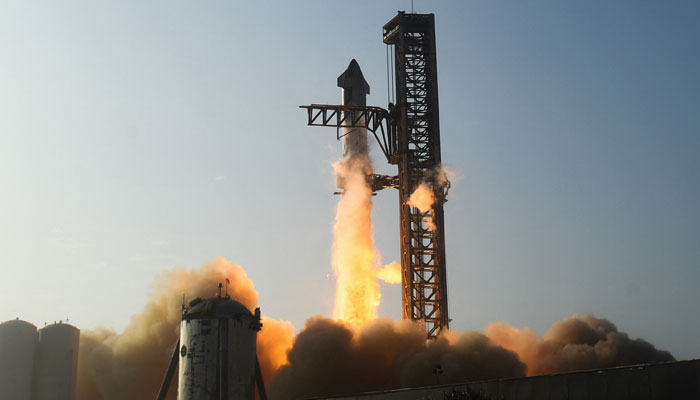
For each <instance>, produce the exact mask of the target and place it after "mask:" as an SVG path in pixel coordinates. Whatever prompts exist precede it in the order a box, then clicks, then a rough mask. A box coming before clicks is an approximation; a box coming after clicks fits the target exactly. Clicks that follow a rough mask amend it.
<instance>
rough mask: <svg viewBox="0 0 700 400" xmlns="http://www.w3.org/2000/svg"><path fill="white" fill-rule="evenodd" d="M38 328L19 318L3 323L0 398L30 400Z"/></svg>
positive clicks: (0, 349)
mask: <svg viewBox="0 0 700 400" xmlns="http://www.w3.org/2000/svg"><path fill="white" fill-rule="evenodd" d="M36 340H37V332H36V326H34V325H32V324H30V323H29V322H26V321H21V320H19V319H16V320H12V321H7V322H3V323H2V324H0V399H3V400H31V396H32V373H33V370H34V355H35V352H36Z"/></svg>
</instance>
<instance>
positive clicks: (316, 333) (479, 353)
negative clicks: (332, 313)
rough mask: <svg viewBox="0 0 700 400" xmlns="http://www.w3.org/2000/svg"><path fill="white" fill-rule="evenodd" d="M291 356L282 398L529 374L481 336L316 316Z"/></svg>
mask: <svg viewBox="0 0 700 400" xmlns="http://www.w3.org/2000/svg"><path fill="white" fill-rule="evenodd" d="M288 357H289V365H286V366H284V367H282V368H281V369H280V370H279V372H278V373H277V375H276V376H275V378H274V379H273V380H272V381H271V382H270V397H271V398H274V399H276V400H284V399H298V398H305V397H312V396H324V395H333V394H340V393H357V392H362V391H370V390H380V389H394V388H400V387H416V386H428V385H434V384H436V383H438V379H439V382H440V383H453V382H454V383H456V382H464V381H469V380H481V379H490V378H502V377H513V376H524V375H525V365H524V364H523V363H522V362H521V361H520V360H519V359H518V357H517V355H516V354H515V353H513V352H511V351H508V350H506V349H504V348H502V347H498V346H496V345H495V344H494V343H493V342H491V340H490V339H489V338H488V337H486V336H485V335H483V334H481V333H479V332H466V333H463V334H458V333H450V334H449V335H445V336H441V337H440V338H439V339H437V340H435V341H434V342H428V341H426V339H425V331H424V330H423V329H422V328H421V327H420V326H419V325H418V324H416V323H413V322H409V321H400V322H397V321H391V320H387V319H379V320H375V321H372V322H370V323H368V324H365V325H364V326H362V327H361V328H359V329H354V328H352V327H351V326H349V325H347V324H344V323H342V322H340V321H333V320H330V319H326V318H323V317H313V318H311V319H309V320H308V321H307V324H306V327H305V328H304V329H303V330H302V331H301V332H300V333H299V334H298V335H297V337H296V338H295V340H294V346H293V347H292V349H291V350H290V351H289V354H288ZM437 366H440V370H441V371H442V373H441V374H439V376H438V375H436V374H435V373H434V370H435V368H436V367H437Z"/></svg>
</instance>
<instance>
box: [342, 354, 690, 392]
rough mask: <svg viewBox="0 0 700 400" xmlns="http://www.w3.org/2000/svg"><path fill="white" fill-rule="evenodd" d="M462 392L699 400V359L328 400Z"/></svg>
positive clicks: (403, 390) (400, 390)
mask: <svg viewBox="0 0 700 400" xmlns="http://www.w3.org/2000/svg"><path fill="white" fill-rule="evenodd" d="M466 386H469V387H471V388H472V389H476V390H479V391H482V392H484V393H485V394H489V395H491V396H492V397H493V398H494V399H499V398H501V396H502V398H503V399H504V400H662V399H673V400H685V399H688V400H698V399H700V359H696V360H687V361H676V362H670V363H662V364H650V365H638V366H630V367H619V368H609V369H602V370H593V371H582V372H572V373H567V374H556V375H543V376H534V377H529V378H518V379H502V380H493V381H484V382H473V383H469V384H461V385H442V386H432V387H426V388H416V389H399V390H391V391H385V392H376V393H365V394H358V395H348V396H334V397H328V398H333V399H335V400H341V399H342V400H375V399H376V400H380V399H381V400H394V399H397V400H398V399H401V400H414V399H415V400H426V399H431V400H441V399H442V398H443V394H444V393H445V392H449V391H451V390H452V389H453V388H455V389H457V390H460V389H462V390H463V389H464V388H465V387H466Z"/></svg>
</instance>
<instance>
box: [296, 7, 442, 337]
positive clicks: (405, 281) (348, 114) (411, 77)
mask: <svg viewBox="0 0 700 400" xmlns="http://www.w3.org/2000/svg"><path fill="white" fill-rule="evenodd" d="M383 41H384V43H386V44H387V46H389V49H390V50H391V54H392V57H391V60H389V65H388V66H387V69H388V78H389V80H390V81H393V83H394V90H393V93H392V94H393V100H394V102H395V104H392V103H389V106H388V109H383V108H380V107H367V106H348V105H324V104H312V105H310V106H302V108H305V109H306V110H307V113H308V124H309V125H312V126H332V127H336V128H337V129H338V132H339V134H338V136H339V138H340V132H341V128H352V127H356V128H357V127H360V128H366V129H367V130H368V131H370V132H372V134H373V135H374V137H375V138H376V139H377V142H378V143H379V146H380V147H381V149H382V152H383V153H384V155H385V156H386V159H387V161H388V162H389V163H390V164H395V165H397V166H398V176H384V175H371V176H368V177H367V178H368V181H369V183H370V185H371V186H372V189H373V190H375V191H376V190H379V189H383V188H389V187H394V188H397V189H398V190H399V210H400V211H399V215H400V224H401V269H402V279H401V285H402V308H403V312H402V313H403V318H404V319H412V320H414V321H417V322H419V323H422V324H423V325H424V326H425V329H426V332H427V335H428V338H435V337H436V336H437V335H439V334H440V332H442V331H443V330H445V329H447V328H448V324H449V317H448V310H447V274H446V268H445V231H444V217H443V203H444V202H445V191H446V187H445V185H444V184H443V183H441V182H438V181H439V180H440V179H439V178H440V175H441V171H440V169H441V159H440V123H439V114H438V85H437V63H436V52H435V20H434V15H433V14H407V13H405V12H399V13H398V15H396V16H395V17H394V18H392V19H391V20H390V21H389V22H388V23H387V24H386V25H384V28H383ZM358 68H359V67H358ZM421 183H425V184H427V185H428V187H430V188H431V190H432V191H433V192H434V193H433V194H434V198H435V202H434V204H433V205H432V207H431V209H430V210H428V211H427V212H425V213H424V212H421V210H420V209H418V208H416V207H413V206H411V205H409V201H408V200H409V198H410V196H411V194H412V193H413V192H414V191H415V190H416V188H418V186H419V185H420V184H421Z"/></svg>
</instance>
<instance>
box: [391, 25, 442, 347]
mask: <svg viewBox="0 0 700 400" xmlns="http://www.w3.org/2000/svg"><path fill="white" fill-rule="evenodd" d="M384 43H386V44H388V45H393V46H394V51H393V54H394V75H395V82H396V83H395V85H396V89H395V96H396V97H395V99H396V108H397V118H396V125H397V139H398V143H397V145H398V167H399V180H398V182H399V208H400V220H401V266H402V272H403V277H402V288H403V293H402V306H403V317H404V319H412V320H415V321H418V322H421V323H423V324H425V329H426V331H427V333H428V337H434V336H437V335H438V334H439V333H440V332H441V331H442V330H443V329H447V327H448V324H449V317H448V311H447V273H446V268H445V231H444V217H443V202H444V194H443V190H442V188H441V187H439V185H437V186H436V185H434V186H433V188H434V190H435V198H436V202H435V204H434V205H433V208H432V209H431V210H429V211H428V212H427V213H425V214H423V213H421V211H420V210H419V209H417V208H415V207H411V206H409V205H408V199H409V197H410V196H411V193H413V191H414V190H415V189H416V188H417V187H418V185H419V184H420V183H421V182H422V181H424V180H426V179H430V176H431V174H435V173H436V170H437V169H439V168H440V165H441V160H440V121H439V114H438V85H437V62H436V56H435V20H434V16H433V14H406V13H403V12H399V14H398V15H397V16H396V17H394V18H393V19H392V20H391V21H389V22H388V23H387V24H386V25H384Z"/></svg>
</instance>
